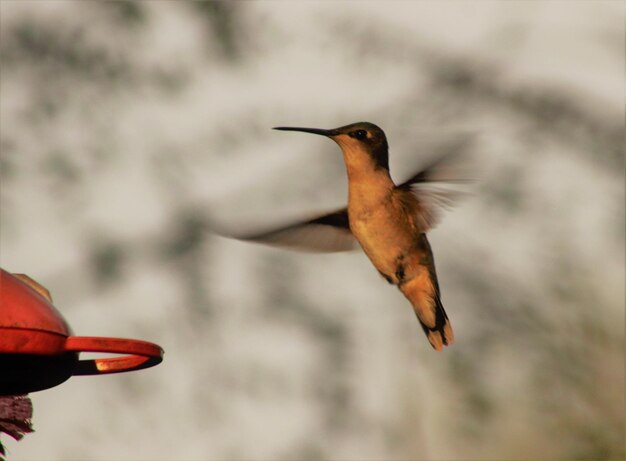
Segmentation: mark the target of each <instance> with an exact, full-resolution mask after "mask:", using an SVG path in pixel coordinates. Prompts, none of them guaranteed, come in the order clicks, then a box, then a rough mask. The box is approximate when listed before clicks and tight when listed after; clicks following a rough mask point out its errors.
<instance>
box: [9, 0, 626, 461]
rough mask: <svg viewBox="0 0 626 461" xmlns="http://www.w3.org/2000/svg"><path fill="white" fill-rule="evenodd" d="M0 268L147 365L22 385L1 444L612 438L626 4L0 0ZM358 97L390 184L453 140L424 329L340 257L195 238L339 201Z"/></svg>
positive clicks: (617, 363) (381, 454)
mask: <svg viewBox="0 0 626 461" xmlns="http://www.w3.org/2000/svg"><path fill="white" fill-rule="evenodd" d="M0 8H1V15H0V19H1V29H0V58H1V59H2V70H1V81H0V85H1V86H0V90H1V95H0V123H1V132H0V146H1V154H2V155H1V159H0V160H1V161H0V180H1V185H2V186H1V187H2V189H1V196H0V212H1V218H2V219H1V222H0V230H1V235H0V245H1V246H0V250H1V253H0V257H1V259H0V263H1V265H2V267H3V268H4V269H6V270H8V271H11V272H23V273H27V274H29V275H30V276H31V277H33V278H34V279H36V280H38V281H39V282H40V283H42V284H43V285H44V286H46V287H47V288H48V289H49V290H50V291H51V292H52V296H53V298H54V300H55V304H56V305H57V306H58V308H59V309H60V310H61V311H62V312H63V314H64V315H65V316H66V318H67V320H68V321H69V323H70V324H71V325H72V327H73V329H74V331H75V333H76V334H79V335H84V336H86V335H102V336H120V337H133V338H138V339H145V340H148V341H153V342H156V343H158V344H160V345H162V346H163V347H164V349H165V351H166V353H165V361H164V362H163V363H162V364H161V365H160V366H158V367H156V368H153V369H150V370H145V371H141V372H136V373H129V374H126V375H114V376H106V377H92V378H89V377H75V378H72V379H70V380H69V381H68V382H66V383H64V384H62V385H61V386H59V387H56V388H54V389H51V390H48V391H44V392H39V393H35V394H32V398H33V404H34V426H35V429H36V432H35V433H34V434H30V435H27V436H26V438H25V439H24V440H23V441H21V442H19V443H16V442H14V441H12V440H7V439H6V438H5V439H4V440H3V442H6V445H7V449H8V453H9V458H10V459H14V460H79V459H80V460H86V459H88V460H118V459H119V460H145V459H151V460H171V459H180V460H284V459H295V460H308V459H310V460H339V459H355V460H357V459H358V460H369V459H371V460H375V459H378V460H389V459H394V460H477V459H481V460H522V459H523V460H528V459H544V460H548V459H563V460H616V459H623V458H622V457H623V454H624V407H625V399H624V359H625V357H624V348H625V338H624V278H625V274H624V251H625V248H624V222H625V219H624V163H623V155H624V91H623V85H624V73H623V72H624V4H623V3H622V2H617V1H594V2H591V1H589V2H584V1H583V2H563V1H554V2H527V1H521V2H515V1H507V2H498V1H494V2H486V1H484V2H483V1H475V2H454V1H450V2H436V1H433V2H428V1H423V2H403V1H396V2H365V1H361V2H356V1H344V2H333V3H330V2H299V3H295V2H286V1H285V2H281V1H260V2H207V3H202V2H165V1H164V2H161V1H151V2H124V1H98V2H79V1H51V0H47V1H26V0H21V1H8V0H2V2H1V3H0ZM360 120H367V121H371V122H374V123H376V124H378V125H379V126H381V127H382V128H383V129H384V130H385V131H386V133H387V136H388V139H389V143H390V147H391V171H392V176H394V178H396V179H397V180H402V178H405V177H407V176H408V175H409V174H410V173H413V172H414V171H415V170H416V168H419V167H420V165H423V164H425V162H427V160H428V159H432V158H433V156H436V155H437V153H440V152H443V151H446V150H449V149H452V148H454V149H460V150H470V148H469V147H468V146H469V144H466V143H463V142H461V143H458V142H456V141H455V140H458V139H459V138H461V139H462V138H463V136H466V135H467V134H468V133H469V134H470V135H471V137H472V139H473V142H472V143H471V150H472V151H473V152H474V153H475V154H476V156H477V158H478V159H479V163H480V170H481V180H480V181H479V182H478V183H477V184H476V186H475V187H474V190H473V195H472V196H471V197H469V198H468V199H466V200H465V201H463V202H462V203H461V204H460V205H459V206H458V207H456V208H455V209H454V210H452V211H451V212H450V213H447V214H446V216H445V218H444V219H443V221H442V223H441V224H440V225H439V226H438V227H437V228H436V229H434V230H433V231H432V232H431V233H430V234H429V236H430V240H431V244H432V247H433V250H434V254H435V259H436V262H437V269H438V275H439V283H440V285H441V290H442V299H443V303H444V305H445V306H446V310H447V312H448V314H449V316H450V318H451V320H452V324H453V326H454V329H455V334H456V343H455V344H454V346H452V347H450V348H448V349H446V350H445V351H444V352H443V353H436V352H434V351H433V350H432V349H431V347H430V345H429V344H428V342H427V341H426V338H425V337H424V335H423V333H422V331H421V329H420V327H419V325H418V323H417V321H416V319H415V316H414V313H413V312H412V310H411V308H410V306H409V305H408V303H407V302H406V300H405V299H404V298H403V296H402V295H401V294H400V293H399V292H398V291H397V290H396V289H394V288H393V287H391V286H389V285H387V283H385V282H384V281H383V280H382V279H381V278H380V276H379V275H378V273H377V272H376V271H375V270H374V268H373V267H372V266H371V264H370V263H369V261H368V260H367V259H366V257H365V256H364V255H363V254H360V253H358V252H357V253H339V254H325V255H319V254H303V253H293V252H289V251H285V250H280V249H275V248H269V247H263V246H257V245H253V244H249V243H244V242H240V241H236V240H229V239H226V238H223V237H219V236H217V235H215V234H213V233H211V232H209V231H207V228H211V226H216V225H219V226H223V227H226V228H229V229H235V230H241V231H246V230H248V229H256V228H259V227H270V226H271V225H273V224H282V223H284V222H286V221H291V220H296V219H300V218H302V217H309V216H311V215H313V214H315V213H316V212H317V211H323V210H329V209H332V208H333V207H337V206H339V205H341V204H344V203H345V200H346V178H345V170H344V166H343V163H342V159H341V155H340V153H339V149H338V148H337V146H336V145H335V144H334V143H332V142H330V141H328V140H326V139H323V138H320V137H315V136H308V135H305V134H301V135H300V134H298V135H296V134H289V133H279V132H276V131H272V130H271V129H270V128H271V127H273V126H277V125H291V126H312V127H320V128H333V127H336V126H340V125H344V124H347V123H351V122H356V121H360Z"/></svg>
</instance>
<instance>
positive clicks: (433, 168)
mask: <svg viewBox="0 0 626 461" xmlns="http://www.w3.org/2000/svg"><path fill="white" fill-rule="evenodd" d="M465 151H466V143H465V142H463V143H462V144H461V143H458V142H457V143H453V144H452V145H450V146H448V148H447V149H446V151H445V152H443V153H442V154H440V155H439V156H438V157H437V159H436V160H434V161H433V162H432V163H431V164H430V165H428V166H427V167H426V168H424V169H423V170H421V171H419V172H418V173H416V174H415V175H413V176H411V177H410V178H409V179H407V180H406V181H404V182H403V183H402V184H399V185H398V186H397V187H396V189H398V190H399V191H401V192H404V194H400V199H401V200H402V201H403V202H404V204H405V205H406V208H408V210H409V211H410V212H411V213H412V214H413V216H414V218H415V223H416V226H417V228H418V230H419V231H420V232H427V231H428V230H430V229H432V228H433V227H434V226H435V225H437V223H438V222H439V220H440V218H441V215H442V212H443V211H444V210H446V209H449V208H451V207H452V205H454V204H455V203H456V202H458V201H459V200H460V199H461V198H462V197H464V196H466V195H467V194H468V191H467V187H466V186H467V184H468V183H470V182H473V180H474V179H473V177H472V176H474V174H475V171H474V170H475V168H473V166H472V165H471V164H470V159H469V157H468V156H467V155H463V154H465V153H466V152H465Z"/></svg>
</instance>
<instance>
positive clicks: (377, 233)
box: [239, 122, 459, 351]
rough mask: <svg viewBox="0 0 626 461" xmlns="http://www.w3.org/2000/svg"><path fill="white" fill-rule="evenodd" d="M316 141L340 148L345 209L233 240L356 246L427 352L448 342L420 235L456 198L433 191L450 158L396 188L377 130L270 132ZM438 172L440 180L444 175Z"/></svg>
mask: <svg viewBox="0 0 626 461" xmlns="http://www.w3.org/2000/svg"><path fill="white" fill-rule="evenodd" d="M274 129H276V130H281V131H300V132H305V133H312V134H317V135H322V136H325V137H327V138H330V139H331V140H333V141H334V142H335V143H337V144H338V145H339V147H340V148H341V151H342V154H343V160H344V162H345V166H346V171H347V175H348V205H347V207H345V208H342V209H339V210H334V211H332V212H330V213H326V214H323V215H321V216H316V217H314V218H313V219H307V220H304V221H299V222H295V223H292V224H289V225H286V226H282V227H280V228H277V229H272V230H269V231H264V232H261V233H256V234H254V235H248V236H245V237H239V238H240V239H243V240H250V241H254V242H260V243H266V244H271V245H278V246H284V247H288V248H292V249H300V250H305V251H306V250H308V251H317V252H337V251H348V250H353V249H357V248H358V247H359V246H360V248H361V249H362V250H363V252H364V253H365V255H366V256H367V257H368V258H369V259H370V261H371V262H372V264H373V265H374V267H375V268H376V269H377V270H378V272H379V273H380V275H382V277H383V278H384V279H385V280H386V281H387V282H389V283H390V284H393V285H395V286H396V287H397V288H398V289H399V290H400V291H401V292H402V294H403V295H404V296H405V297H406V298H407V299H408V300H409V302H410V303H411V305H412V307H413V310H414V311H415V314H416V315H417V319H418V321H419V323H420V325H421V327H422V329H423V330H424V333H425V334H426V337H427V338H428V341H429V342H430V344H431V345H432V347H433V348H434V349H435V350H437V351H441V350H442V349H443V346H449V345H451V344H452V343H453V342H454V333H453V331H452V326H451V325H450V321H449V319H448V315H447V314H446V311H445V310H444V308H443V304H442V303H441V294H440V290H439V283H438V281H437V273H436V271H435V260H434V258H433V252H432V249H431V247H430V244H429V242H428V238H427V237H426V232H428V231H429V230H430V229H432V228H433V226H434V225H435V224H436V223H437V221H438V219H439V217H440V211H441V210H442V209H444V208H446V207H448V206H449V205H451V203H452V202H453V201H454V200H455V199H456V196H457V195H458V194H459V192H458V191H453V190H446V189H441V188H437V187H433V186H434V185H435V184H437V183H439V184H441V183H442V182H455V181H457V179H456V178H450V177H448V178H447V177H445V173H444V172H445V171H446V166H447V165H448V164H449V158H448V157H450V154H448V155H445V156H443V157H441V158H439V159H437V160H435V161H434V162H433V163H432V164H431V165H429V166H428V167H426V168H424V169H423V170H421V171H419V172H418V173H416V174H414V175H413V176H411V177H410V178H409V179H408V180H406V181H404V182H403V183H401V184H398V185H396V184H395V183H394V181H393V180H392V179H391V176H390V172H389V146H388V144H387V138H386V136H385V133H384V132H383V130H382V129H381V128H379V127H378V126H376V125H374V124H373V123H369V122H358V123H352V124H350V125H346V126H342V127H339V128H335V129H329V130H326V129H319V128H300V127H287V126H280V127H275V128H274ZM442 173H443V175H442Z"/></svg>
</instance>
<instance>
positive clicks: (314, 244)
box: [235, 208, 358, 253]
mask: <svg viewBox="0 0 626 461" xmlns="http://www.w3.org/2000/svg"><path fill="white" fill-rule="evenodd" d="M235 238H238V239H240V240H246V241H250V242H258V243H265V244H267V245H273V246H278V247H284V248H289V249H292V250H300V251H310V252H317V253H333V252H339V251H351V250H355V249H357V248H358V245H357V241H356V239H355V238H354V235H352V232H351V231H350V224H349V223H348V212H347V210H346V208H343V209H341V210H338V211H335V212H333V213H329V214H326V215H323V216H319V217H317V218H313V219H310V220H308V221H303V222H297V223H294V224H290V225H287V226H284V227H280V228H278V229H274V230H271V231H267V232H261V233H258V234H253V235H248V236H240V237H235Z"/></svg>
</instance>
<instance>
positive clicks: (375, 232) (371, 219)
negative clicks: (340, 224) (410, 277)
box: [350, 208, 415, 283]
mask: <svg viewBox="0 0 626 461" xmlns="http://www.w3.org/2000/svg"><path fill="white" fill-rule="evenodd" d="M350 228H351V230H352V233H353V234H354V236H355V237H356V239H357V240H358V241H359V243H360V245H361V247H362V248H363V251H364V252H365V254H366V255H367V257H368V258H369V259H370V260H371V261H372V263H373V264H374V266H375V267H376V269H378V271H379V272H381V273H382V274H383V275H384V276H385V277H386V278H387V279H388V280H390V281H391V282H392V283H399V280H398V278H399V275H398V274H397V271H398V268H399V264H400V262H401V261H402V260H403V258H405V256H406V255H408V254H410V253H411V250H412V248H413V247H414V245H415V231H414V230H413V229H412V228H411V226H410V225H409V223H408V222H407V221H406V220H404V219H402V216H395V215H394V213H393V212H392V211H391V210H386V209H384V208H383V209H378V210H375V211H371V212H370V213H367V214H361V215H357V216H355V217H354V218H352V217H351V219H350Z"/></svg>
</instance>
